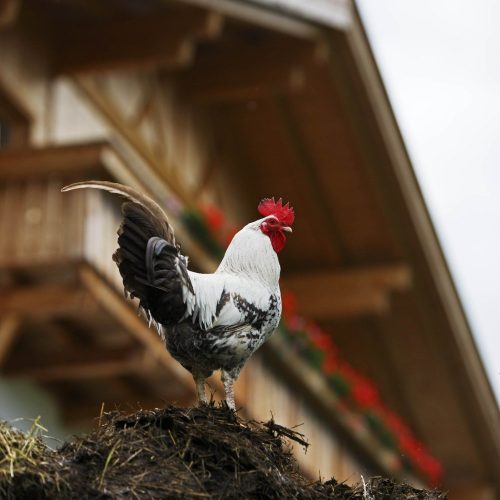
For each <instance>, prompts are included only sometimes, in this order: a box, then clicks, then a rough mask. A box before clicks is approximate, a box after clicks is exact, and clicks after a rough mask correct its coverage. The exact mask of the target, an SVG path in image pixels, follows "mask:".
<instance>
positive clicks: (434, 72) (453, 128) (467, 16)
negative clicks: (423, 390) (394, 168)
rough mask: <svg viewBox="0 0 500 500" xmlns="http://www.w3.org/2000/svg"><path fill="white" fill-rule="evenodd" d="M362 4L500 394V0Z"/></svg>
mask: <svg viewBox="0 0 500 500" xmlns="http://www.w3.org/2000/svg"><path fill="white" fill-rule="evenodd" d="M357 4H358V7H359V9H360V11H361V15H362V18H363V21H364V23H365V26H366V29H367V31H368V35H369V38H370V41H371V44H372V47H373V50H374V52H375V56H376V58H377V61H378V65H379V68H380V70H381V72H382V75H383V78H384V81H385V85H386V88H387V90H388V93H389V96H390V99H391V102H392V105H393V107H394V110H395V113H396V116H397V118H398V122H399V125H400V127H401V130H402V133H403V136H404V138H405V141H406V145H407V147H408V150H409V152H410V155H411V158H412V161H413V165H414V168H415V170H416V172H417V176H418V178H419V180H420V184H421V187H422V190H423V192H424V196H425V198H426V200H427V204H428V206H429V209H430V211H431V215H432V217H433V220H434V224H435V226H436V228H437V231H438V233H439V236H440V239H441V244H442V245H443V247H444V251H445V254H446V256H447V258H448V263H449V265H450V267H451V271H452V273H453V276H454V278H455V282H456V284H457V287H458V290H459V293H460V295H461V297H462V301H463V303H464V307H465V310H466V312H467V315H468V318H469V320H470V323H471V326H472V329H473V331H474V334H475V337H476V342H477V344H478V347H479V349H480V351H481V354H482V356H483V360H484V363H485V366H486V369H487V371H488V373H489V376H490V380H491V383H492V385H493V388H494V390H495V392H496V395H497V399H498V400H500V1H499V0H475V1H474V2H457V1H456V0H358V1H357Z"/></svg>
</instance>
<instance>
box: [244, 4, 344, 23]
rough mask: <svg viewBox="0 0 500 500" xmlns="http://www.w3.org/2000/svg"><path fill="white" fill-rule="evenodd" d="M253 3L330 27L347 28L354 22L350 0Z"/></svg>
mask: <svg viewBox="0 0 500 500" xmlns="http://www.w3.org/2000/svg"><path fill="white" fill-rule="evenodd" d="M250 2H251V3H254V4H258V5H261V6H262V7H265V8H268V9H272V10H274V11H277V12H279V13H281V14H282V15H289V16H292V17H294V18H299V19H304V20H307V21H309V22H312V23H315V24H321V25H323V26H328V27H329V28H337V29H345V28H347V27H348V26H349V25H350V23H351V22H352V5H351V2H350V1H349V0H308V1H307V2H297V0H250Z"/></svg>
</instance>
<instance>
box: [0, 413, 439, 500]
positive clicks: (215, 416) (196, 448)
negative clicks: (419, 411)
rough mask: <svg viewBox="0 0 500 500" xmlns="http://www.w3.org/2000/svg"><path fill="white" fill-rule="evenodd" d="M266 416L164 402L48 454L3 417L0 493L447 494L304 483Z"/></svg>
mask: <svg viewBox="0 0 500 500" xmlns="http://www.w3.org/2000/svg"><path fill="white" fill-rule="evenodd" d="M290 439H292V440H295V441H297V442H299V443H300V444H302V445H304V446H307V443H306V442H305V441H304V439H303V436H301V435H300V434H298V433H296V432H295V431H293V430H290V429H287V428H284V427H281V426H279V425H277V424H275V423H274V422H273V421H270V422H267V423H257V422H253V421H244V420H242V419H240V418H239V417H238V416H236V415H235V414H234V413H233V412H231V411H229V410H228V409H227V408H226V407H214V406H204V407H198V408H190V409H184V408H176V407H168V408H165V409H161V410H154V411H146V410H140V411H138V412H136V413H134V414H131V415H123V414H121V413H119V412H111V413H106V414H104V415H103V418H102V421H101V422H100V425H99V427H98V428H97V429H96V430H95V431H93V432H92V433H90V434H88V435H86V436H83V437H78V438H75V439H74V440H73V441H71V442H68V443H66V444H64V445H63V446H62V447H61V448H60V449H58V450H56V451H53V450H50V449H49V448H47V447H46V446H45V444H44V443H43V441H42V440H41V439H40V438H39V437H38V435H37V432H36V423H35V425H34V428H33V430H32V432H30V433H27V434H24V433H21V432H19V431H16V430H14V429H12V428H11V427H10V426H9V425H8V424H5V423H0V498H2V499H3V498H7V499H16V500H18V499H30V500H34V499H51V500H52V499H78V500H83V499H122V498H136V499H141V500H142V499H160V498H162V499H163V498H169V499H170V498H171V499H176V498H178V499H181V498H182V499H184V498H217V499H219V498H220V499H230V498H234V499H240V498H256V499H265V498H283V499H293V498H297V499H313V498H318V499H322V498H334V499H343V500H344V499H350V500H351V499H352V500H358V499H359V500H362V499H363V500H364V499H370V500H378V499H393V498H394V499H400V498H401V499H412V500H417V499H418V500H420V499H432V500H438V499H439V500H441V499H444V498H446V496H445V495H444V494H442V493H439V492H437V491H423V490H416V489H414V488H412V487H410V486H407V485H401V484H397V483H394V482H393V481H391V480H388V479H382V478H372V479H371V480H369V481H367V482H366V485H364V486H363V485H359V486H357V487H353V488H352V487H349V486H347V485H345V484H340V483H337V482H336V481H335V480H333V479H332V480H330V481H326V482H320V481H316V482H311V481H309V480H307V479H306V478H304V477H303V476H302V475H301V474H300V473H299V471H298V468H297V463H296V462H295V460H294V458H293V456H292V454H291V452H290V449H289V440H290Z"/></svg>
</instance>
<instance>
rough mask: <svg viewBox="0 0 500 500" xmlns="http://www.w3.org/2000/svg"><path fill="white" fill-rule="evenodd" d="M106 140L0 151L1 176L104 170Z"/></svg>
mask: <svg viewBox="0 0 500 500" xmlns="http://www.w3.org/2000/svg"><path fill="white" fill-rule="evenodd" d="M107 148H108V146H107V144H106V143H105V142H93V143H86V144H70V145H64V146H48V147H44V148H30V147H27V148H20V149H6V150H2V151H0V180H1V181H7V180H9V181H11V180H12V181H14V180H21V179H28V178H29V179H32V178H36V177H46V176H47V175H49V174H51V175H52V174H54V175H55V174H62V175H64V174H66V173H70V174H71V175H77V176H78V175H85V174H87V175H88V174H89V173H90V172H92V171H94V172H95V171H98V170H104V169H103V168H102V167H103V155H104V153H105V151H106V150H107Z"/></svg>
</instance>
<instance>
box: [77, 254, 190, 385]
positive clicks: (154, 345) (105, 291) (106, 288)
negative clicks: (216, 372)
mask: <svg viewBox="0 0 500 500" xmlns="http://www.w3.org/2000/svg"><path fill="white" fill-rule="evenodd" d="M79 273H80V279H81V282H82V283H83V285H84V286H85V287H86V288H87V290H88V291H89V292H90V293H91V294H92V295H93V296H94V298H95V299H96V300H97V302H98V303H99V304H100V305H101V306H102V307H103V308H104V309H105V310H107V311H108V313H109V314H111V316H113V317H114V318H115V319H116V320H117V322H118V323H119V324H121V325H122V326H123V328H124V329H125V330H126V331H127V332H128V333H129V334H130V335H132V336H133V337H134V338H135V339H136V340H137V341H139V342H140V343H141V344H142V345H144V347H146V348H147V350H148V351H149V352H150V354H151V356H152V358H153V359H155V360H156V361H157V362H158V363H160V364H161V365H162V366H163V368H164V369H165V370H166V371H167V372H168V373H170V374H171V375H172V376H173V377H174V379H175V380H176V381H177V382H179V383H180V384H181V385H183V386H184V388H185V390H186V391H187V392H190V393H192V392H193V390H194V383H193V380H192V377H191V375H190V374H189V372H188V371H187V370H185V369H184V368H182V366H181V365H180V364H179V363H177V361H175V360H174V359H173V358H172V357H171V356H170V354H169V353H168V351H167V349H166V348H165V345H164V344H163V342H162V340H161V339H160V337H159V336H158V335H157V334H156V332H154V331H153V330H151V329H150V328H149V327H148V325H147V324H146V323H145V322H144V321H143V320H142V319H141V318H140V317H139V316H138V315H137V314H136V313H135V312H134V311H133V309H132V308H131V307H130V304H127V303H126V302H125V301H124V300H123V298H122V297H120V296H119V295H118V294H117V292H116V291H115V290H114V289H113V288H111V286H110V285H109V284H108V283H107V282H106V281H105V280H104V279H102V278H101V277H100V276H99V275H98V274H97V273H96V272H95V271H94V270H93V269H92V268H91V267H90V266H89V265H86V264H82V265H81V266H80V269H79Z"/></svg>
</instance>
